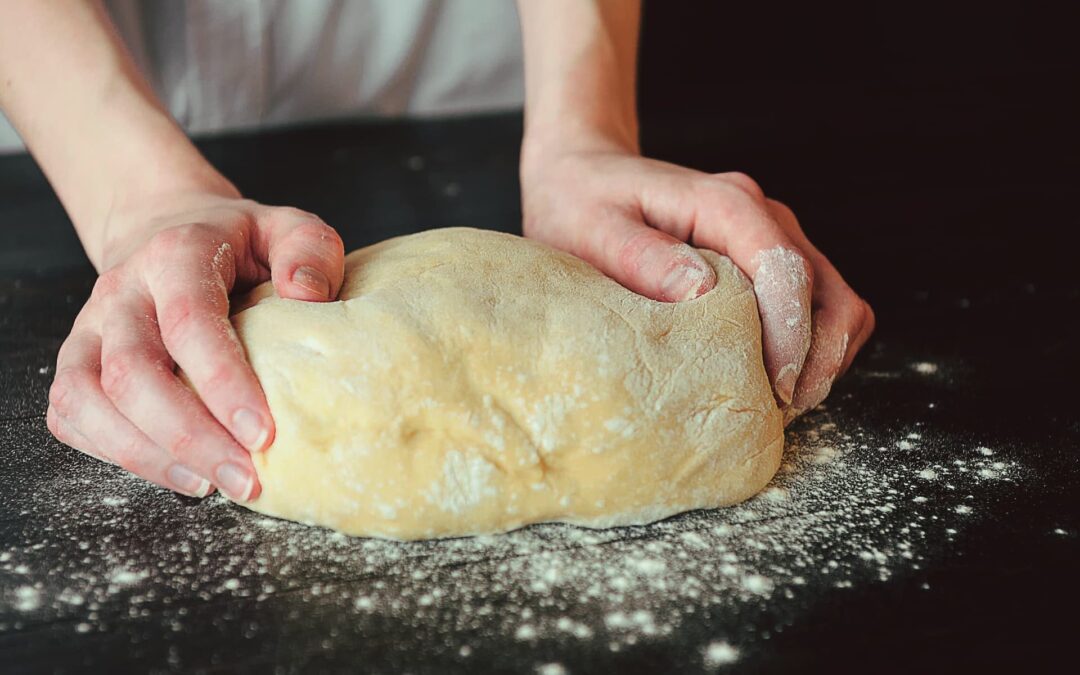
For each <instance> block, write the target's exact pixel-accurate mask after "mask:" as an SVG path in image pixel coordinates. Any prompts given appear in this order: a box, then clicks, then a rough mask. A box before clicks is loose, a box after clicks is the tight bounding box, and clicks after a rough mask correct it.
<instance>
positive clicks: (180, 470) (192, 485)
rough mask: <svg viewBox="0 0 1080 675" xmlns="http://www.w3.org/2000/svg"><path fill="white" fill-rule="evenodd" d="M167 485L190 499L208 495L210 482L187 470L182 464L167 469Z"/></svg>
mask: <svg viewBox="0 0 1080 675" xmlns="http://www.w3.org/2000/svg"><path fill="white" fill-rule="evenodd" d="M167 475H168V477H169V483H170V484H171V485H172V486H173V487H174V488H176V489H177V490H179V491H180V492H183V493H184V494H187V495H191V496H192V497H205V496H206V495H208V494H210V481H208V480H206V479H205V478H203V477H202V476H200V475H199V474H197V473H195V472H194V471H192V470H191V469H189V468H187V467H186V466H184V465H183V464H173V465H172V466H170V467H169V472H168V474H167Z"/></svg>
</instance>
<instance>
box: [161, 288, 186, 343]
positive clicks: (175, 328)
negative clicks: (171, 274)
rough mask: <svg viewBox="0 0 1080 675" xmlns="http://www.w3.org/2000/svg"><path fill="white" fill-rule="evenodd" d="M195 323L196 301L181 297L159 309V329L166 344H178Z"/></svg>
mask: <svg viewBox="0 0 1080 675" xmlns="http://www.w3.org/2000/svg"><path fill="white" fill-rule="evenodd" d="M194 322H195V301H194V300H192V299H191V298H190V297H187V296H179V297H176V298H174V299H172V300H171V301H170V302H168V303H167V304H165V305H163V306H162V307H160V308H159V309H158V328H159V329H160V330H161V338H162V340H164V341H165V343H166V344H177V343H178V342H180V341H181V340H183V339H184V336H185V335H186V334H187V333H188V331H189V330H190V329H191V326H192V324H193V323H194Z"/></svg>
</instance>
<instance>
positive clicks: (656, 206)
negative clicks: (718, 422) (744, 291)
mask: <svg viewBox="0 0 1080 675" xmlns="http://www.w3.org/2000/svg"><path fill="white" fill-rule="evenodd" d="M733 176H737V177H738V178H737V179H733V178H732V175H722V176H704V175H701V176H700V177H698V178H697V179H696V180H694V181H687V180H686V179H685V176H677V177H675V178H672V179H671V183H670V184H668V185H655V186H654V188H653V189H650V190H649V191H647V192H646V194H645V196H644V198H643V202H644V204H645V208H646V213H647V214H648V216H649V220H650V222H653V221H655V223H654V224H656V225H657V226H658V227H662V228H663V229H665V230H668V229H677V228H683V229H686V227H687V226H686V223H689V224H690V228H691V229H690V237H691V239H690V240H691V241H692V242H693V243H694V245H695V246H699V247H701V248H708V249H712V250H714V251H718V252H720V253H724V254H725V255H727V256H728V257H729V258H731V260H732V261H733V262H734V263H735V264H736V265H737V266H738V267H739V268H740V269H741V270H743V271H744V272H745V273H746V274H748V275H749V276H750V278H751V279H752V280H753V284H754V292H755V293H756V295H757V301H758V312H759V314H760V316H761V334H762V348H763V357H764V362H765V370H766V372H767V373H768V376H769V380H770V381H771V382H772V383H773V388H774V390H775V391H776V395H777V398H778V399H780V401H781V402H782V403H785V404H787V403H790V401H791V397H792V396H793V395H794V391H795V384H796V382H797V381H798V379H799V374H800V373H801V372H802V367H803V362H804V361H805V359H806V353H807V351H808V350H809V348H810V318H811V317H810V301H811V291H812V288H813V270H812V268H811V267H810V265H809V263H808V262H807V261H806V259H805V258H804V257H803V255H802V253H801V252H800V251H799V247H798V246H797V245H796V244H795V242H793V241H792V240H791V238H790V237H788V235H787V233H786V232H785V231H784V229H783V228H782V227H781V226H780V225H779V223H777V222H776V220H775V218H773V217H772V215H771V214H770V213H769V212H768V210H767V209H766V207H765V203H764V200H763V197H761V193H760V188H757V185H756V183H754V182H753V181H752V180H751V179H750V178H748V177H746V176H743V175H742V174H733ZM672 196H674V198H673V197H672Z"/></svg>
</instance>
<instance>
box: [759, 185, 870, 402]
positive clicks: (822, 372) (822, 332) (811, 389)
mask: <svg viewBox="0 0 1080 675" xmlns="http://www.w3.org/2000/svg"><path fill="white" fill-rule="evenodd" d="M768 208H769V210H770V212H771V213H772V214H773V215H774V217H775V218H776V220H777V222H779V223H780V224H781V225H782V226H783V227H784V229H785V230H787V231H788V232H789V234H790V236H791V237H792V239H793V240H795V241H796V242H797V243H798V244H799V246H800V248H801V249H802V250H803V251H805V252H806V255H807V257H808V258H809V259H810V261H811V264H813V266H814V270H815V284H814V294H813V335H812V341H811V345H810V351H809V352H808V353H807V357H806V363H805V364H804V366H803V370H802V375H801V376H800V378H799V382H798V384H797V385H796V388H795V395H794V397H793V398H792V400H791V405H790V406H788V407H787V409H786V410H785V411H784V414H785V420H786V421H789V422H790V421H791V420H793V419H794V418H795V417H797V416H799V415H801V414H803V413H804V412H806V411H807V410H810V409H812V408H814V407H815V406H817V405H818V404H819V403H821V402H822V401H824V400H825V397H826V396H828V395H829V391H830V390H831V389H832V384H833V382H834V381H835V380H836V378H838V377H839V376H840V375H842V374H843V372H844V371H845V370H846V369H847V367H848V366H849V365H850V364H851V361H852V359H854V358H855V354H857V353H858V351H859V349H860V348H861V347H862V345H863V344H864V343H865V342H866V340H867V339H868V338H869V337H870V333H871V332H873V329H874V313H873V311H872V310H871V309H870V306H869V305H868V304H867V303H866V302H865V301H864V300H862V298H860V297H859V296H858V295H856V294H855V292H854V291H853V290H851V287H850V286H848V285H847V283H846V282H845V281H844V279H843V277H841V276H840V273H839V272H838V271H837V270H836V268H835V267H834V266H833V265H832V263H830V262H829V260H828V259H827V258H826V257H825V256H824V255H822V253H821V252H820V251H818V249H817V248H815V247H814V245H813V244H811V243H810V241H809V240H808V239H807V238H806V236H805V234H804V233H803V232H802V228H801V227H799V223H798V221H797V220H796V218H795V214H794V213H792V211H791V209H789V208H788V207H787V206H785V205H784V204H782V203H780V202H777V201H774V200H768Z"/></svg>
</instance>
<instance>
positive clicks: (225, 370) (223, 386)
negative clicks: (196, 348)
mask: <svg viewBox="0 0 1080 675" xmlns="http://www.w3.org/2000/svg"><path fill="white" fill-rule="evenodd" d="M239 380H240V377H239V376H238V373H237V369H236V368H235V367H234V366H233V364H231V363H218V364H215V365H213V366H211V367H210V369H209V372H208V373H207V375H206V377H205V378H204V379H203V382H202V390H203V391H205V392H207V393H216V392H220V391H223V390H229V389H235V388H236V387H235V383H237V382H238V381H239Z"/></svg>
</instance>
